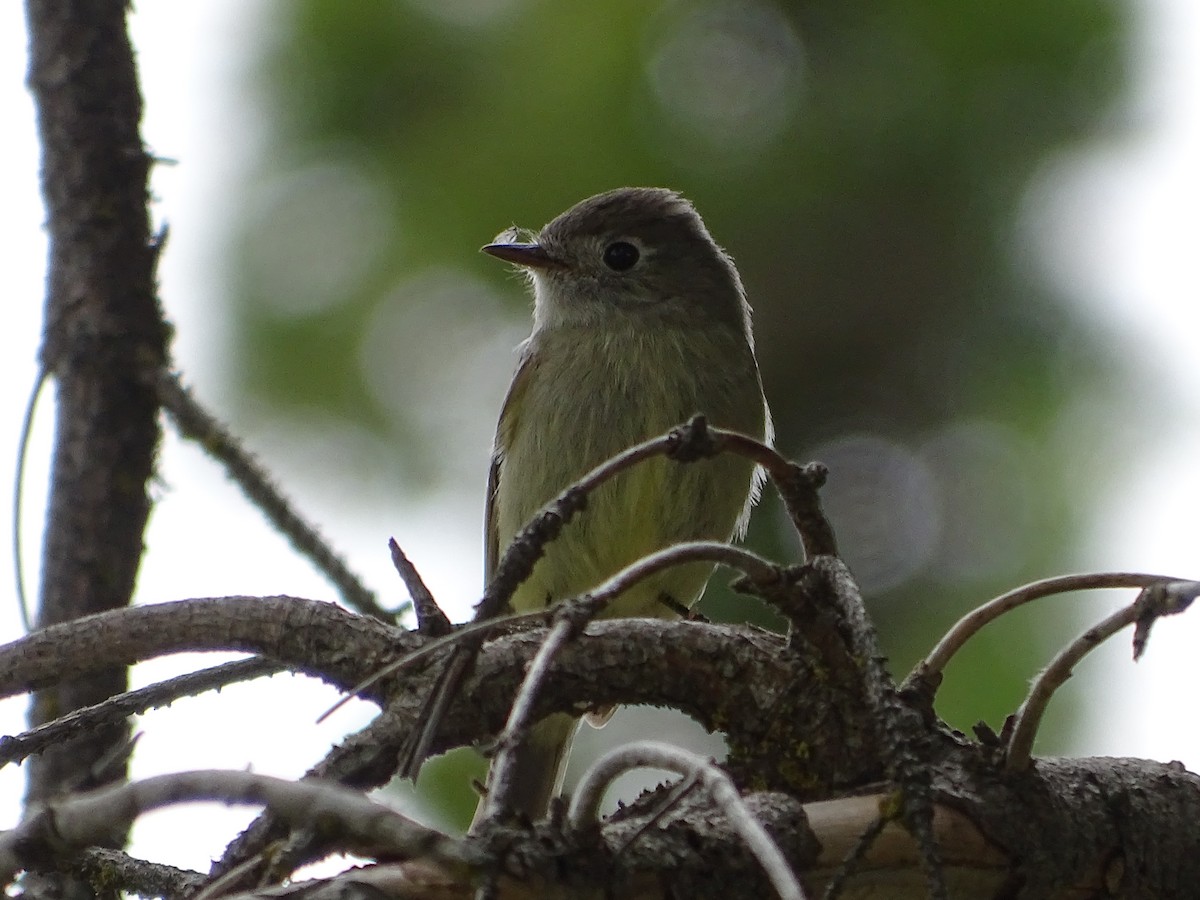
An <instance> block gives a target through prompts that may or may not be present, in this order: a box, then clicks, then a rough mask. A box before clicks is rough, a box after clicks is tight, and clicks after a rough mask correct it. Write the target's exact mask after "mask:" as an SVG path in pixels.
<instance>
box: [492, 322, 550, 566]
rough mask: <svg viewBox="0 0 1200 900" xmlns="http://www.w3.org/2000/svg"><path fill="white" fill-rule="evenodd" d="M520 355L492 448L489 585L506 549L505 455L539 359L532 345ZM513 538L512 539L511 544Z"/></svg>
mask: <svg viewBox="0 0 1200 900" xmlns="http://www.w3.org/2000/svg"><path fill="white" fill-rule="evenodd" d="M520 353H521V357H520V360H519V361H518V363H517V371H516V373H515V374H514V375H513V379H512V382H511V383H510V384H509V386H508V393H507V394H506V395H505V397H504V405H503V406H502V407H501V408H500V420H499V421H498V422H497V423H496V439H495V442H494V443H493V445H492V464H491V466H490V467H489V468H488V480H487V508H486V512H485V514H484V545H483V571H484V578H485V580H486V581H491V580H492V577H493V576H494V575H495V574H496V567H497V566H498V565H500V555H501V553H503V552H504V549H505V548H504V547H502V546H500V532H499V525H498V523H497V521H496V497H497V494H498V493H499V491H500V479H501V478H502V477H503V472H504V455H505V452H506V451H507V449H508V444H509V441H510V437H511V435H512V434H513V433H514V432H515V431H516V430H517V429H518V428H520V426H521V420H520V416H521V411H522V409H523V407H524V402H523V401H524V398H525V390H526V388H527V387H528V386H529V381H530V378H531V377H532V375H533V372H534V370H535V369H536V368H537V357H536V355H535V354H534V352H533V349H532V348H531V347H530V344H529V342H526V343H525V344H522V345H521V349H520ZM511 537H512V536H511V535H510V536H509V539H510V540H511Z"/></svg>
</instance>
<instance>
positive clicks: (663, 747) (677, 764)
mask: <svg viewBox="0 0 1200 900" xmlns="http://www.w3.org/2000/svg"><path fill="white" fill-rule="evenodd" d="M645 767H652V768H656V769H667V770H668V771H671V772H677V773H679V774H680V775H682V776H683V777H684V778H692V779H695V780H696V781H698V782H699V783H700V784H702V785H704V787H705V788H706V789H707V790H708V792H709V795H710V796H711V797H712V799H713V802H714V803H716V804H717V806H719V807H720V809H721V812H722V813H723V814H724V815H725V818H726V819H727V820H728V821H729V824H730V826H731V827H732V828H733V829H734V830H735V831H736V832H737V833H738V834H739V835H740V836H741V838H742V840H744V841H745V842H746V846H747V847H748V848H749V849H750V852H751V853H753V854H754V856H755V858H757V859H758V861H759V863H760V864H761V865H762V867H763V870H764V871H765V872H766V873H767V877H768V878H769V879H770V881H771V884H772V886H773V887H774V888H775V891H776V893H777V894H779V896H780V897H782V898H786V900H804V897H805V894H804V889H803V888H802V887H801V886H800V881H799V879H798V878H796V874H795V873H794V872H793V871H792V867H791V866H790V865H789V864H788V861H787V859H786V858H785V857H784V855H783V853H782V852H781V851H780V849H779V846H778V845H777V844H776V843H775V841H774V839H772V837H771V836H770V835H769V834H768V833H767V831H766V829H765V828H763V827H762V825H761V824H760V823H759V821H758V820H757V819H755V818H754V816H753V815H752V814H751V813H750V810H749V809H747V807H746V804H745V802H744V801H743V800H742V798H741V796H740V795H739V794H738V792H737V788H735V787H734V786H733V782H732V781H730V779H729V776H728V775H726V774H725V773H724V772H723V771H721V769H719V768H718V767H717V766H716V765H714V764H713V763H712V762H710V761H709V760H707V759H705V758H704V757H702V756H698V755H697V754H695V753H691V752H689V751H687V750H684V749H682V748H680V747H673V746H671V745H670V744H663V743H660V742H658V741H638V742H636V743H633V744H628V745H626V746H624V747H620V748H618V749H616V750H613V751H611V752H609V753H606V754H605V755H604V756H602V757H600V759H598V760H597V761H596V762H595V763H594V764H593V765H592V767H591V768H590V769H588V770H587V772H586V773H585V774H584V776H583V780H582V781H581V782H580V785H579V788H578V790H577V791H576V793H575V796H574V798H573V799H572V800H571V806H570V809H569V810H568V812H567V818H568V821H569V822H570V824H571V825H572V826H574V827H575V828H576V829H582V828H585V827H587V826H588V825H589V824H590V823H591V822H592V821H593V820H595V818H596V816H597V814H598V811H599V808H600V801H601V800H602V799H603V798H604V792H605V790H607V788H608V786H609V785H610V784H611V783H612V782H613V780H614V779H616V778H617V776H619V775H621V774H623V773H625V772H627V771H629V770H630V769H639V768H645Z"/></svg>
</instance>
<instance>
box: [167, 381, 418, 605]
mask: <svg viewBox="0 0 1200 900" xmlns="http://www.w3.org/2000/svg"><path fill="white" fill-rule="evenodd" d="M158 398H159V402H160V403H161V404H162V407H163V409H164V410H166V412H167V415H168V416H169V417H170V418H171V421H172V422H174V423H175V427H176V428H177V429H179V433H180V434H181V435H183V436H184V437H186V438H190V439H192V440H194V441H196V442H197V443H198V444H199V445H200V446H201V447H203V448H204V450H205V452H206V453H208V454H209V455H210V456H212V457H213V458H214V459H216V460H217V461H218V462H220V463H221V464H222V465H223V466H224V467H225V471H226V472H228V473H229V476H230V477H231V478H232V479H233V481H234V483H235V484H237V486H238V487H239V488H241V490H242V493H243V494H245V495H246V498H247V499H248V500H250V502H251V503H253V504H254V505H255V506H257V507H258V508H259V509H260V510H262V513H263V515H265V516H266V517H267V519H268V520H269V521H270V522H271V524H272V525H274V526H275V527H276V528H278V529H279V531H280V533H281V534H283V535H284V536H285V537H286V538H287V539H288V540H289V541H290V542H291V544H292V546H293V547H294V548H296V550H297V551H298V552H299V553H301V554H302V555H304V556H306V557H307V558H308V559H309V560H310V561H311V562H312V564H313V565H314V566H316V567H317V569H318V571H320V572H321V573H322V574H323V575H325V577H326V578H328V579H329V580H330V581H331V582H332V583H333V585H334V587H336V588H337V589H338V593H340V594H341V596H342V601H343V602H344V603H345V604H346V605H347V606H348V607H350V608H351V609H353V610H356V611H357V612H361V613H363V614H364V615H368V616H373V617H374V618H376V619H379V621H381V622H386V623H388V624H389V625H394V624H395V623H396V620H397V618H398V616H399V614H400V612H402V611H403V610H398V611H396V612H389V611H388V610H386V609H384V608H383V607H382V606H380V605H379V603H378V601H377V600H376V599H375V594H374V593H373V592H372V591H371V590H369V589H368V588H367V587H366V586H365V585H364V584H363V583H362V581H361V580H360V579H359V578H358V576H357V575H355V574H354V573H353V572H351V571H350V568H349V566H347V565H346V563H345V561H344V560H343V559H342V558H341V557H340V556H339V555H338V554H337V553H336V552H335V551H334V550H333V548H332V547H330V546H329V544H328V542H327V541H326V540H325V539H324V538H323V537H322V536H321V534H320V533H319V532H318V531H317V529H316V527H315V526H314V525H312V524H310V523H309V522H306V521H305V520H304V519H303V518H302V517H301V515H300V514H299V513H298V512H297V511H296V510H295V509H294V508H293V506H292V503H291V501H290V500H288V499H287V498H286V497H284V496H283V493H282V492H281V491H280V490H279V488H278V487H276V486H275V484H274V483H273V482H272V481H271V478H270V476H269V475H268V474H267V472H266V470H265V469H263V467H262V465H261V464H260V463H259V462H258V460H256V459H255V458H254V456H253V455H252V454H251V453H250V452H249V451H248V450H246V449H245V448H244V447H242V446H241V444H239V443H238V440H237V438H235V437H234V436H233V433H232V432H230V430H229V429H228V428H226V427H225V426H224V425H223V424H222V423H221V422H219V421H218V420H217V419H216V417H215V416H213V415H212V414H211V413H210V412H209V411H208V410H206V409H205V408H204V407H203V406H201V405H200V404H199V402H197V400H196V398H195V397H194V396H192V393H191V391H190V390H188V389H187V388H186V387H184V385H183V383H182V382H181V381H180V380H179V376H178V375H177V374H176V373H174V372H170V371H166V370H164V371H163V372H162V373H161V374H160V375H159V378H158Z"/></svg>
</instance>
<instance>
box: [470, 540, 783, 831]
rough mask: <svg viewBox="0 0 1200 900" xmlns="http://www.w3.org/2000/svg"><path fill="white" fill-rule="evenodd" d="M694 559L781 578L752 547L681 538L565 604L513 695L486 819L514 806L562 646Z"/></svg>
mask: <svg viewBox="0 0 1200 900" xmlns="http://www.w3.org/2000/svg"><path fill="white" fill-rule="evenodd" d="M694 562H714V563H720V564H722V565H726V566H729V567H731V568H735V569H736V570H737V571H739V572H740V573H742V574H743V575H744V576H745V577H746V578H748V579H750V580H751V581H752V582H755V583H773V582H775V581H777V580H778V579H779V578H780V570H779V568H778V567H776V566H775V565H773V564H771V563H769V562H767V560H765V559H763V558H762V557H761V556H757V555H756V554H754V553H751V552H750V551H749V550H742V549H740V548H738V547H732V546H730V545H729V544H722V543H720V542H718V541H691V542H688V543H683V544H675V545H673V546H671V547H667V548H666V549H664V550H659V551H657V552H655V553H652V554H650V555H649V556H645V557H643V558H642V559H639V560H638V561H637V562H634V563H631V564H630V565H628V566H626V567H625V568H624V569H622V570H621V571H620V572H618V573H617V574H616V575H614V576H612V577H611V578H609V579H608V580H607V581H605V582H604V583H603V584H602V585H600V586H599V587H598V588H596V589H595V590H594V591H592V592H590V593H588V594H584V595H583V596H582V597H580V598H578V599H575V600H568V601H566V602H565V603H563V604H561V605H559V606H558V607H557V608H556V609H555V613H554V618H555V622H554V626H553V627H552V628H551V629H550V634H549V635H547V636H546V639H545V641H543V642H542V645H541V647H540V648H538V652H537V655H536V656H535V657H534V658H533V661H532V662H531V663H530V664H529V669H528V671H527V672H526V673H525V678H524V680H523V681H522V682H521V687H520V689H519V690H518V691H517V696H516V699H515V700H513V705H512V709H511V710H510V712H509V716H508V722H507V723H506V724H505V726H504V731H503V732H501V734H500V737H499V739H498V742H497V743H498V746H499V751H498V753H497V754H496V758H495V760H494V761H493V763H492V766H491V769H490V774H489V783H488V791H487V794H486V797H485V800H484V818H485V819H490V818H494V817H496V816H501V815H503V814H504V813H505V812H506V811H507V810H508V804H509V797H510V795H511V794H512V791H513V790H514V787H515V782H514V779H515V774H516V765H517V759H518V755H519V752H520V748H521V745H522V743H523V742H524V740H525V738H526V737H527V736H528V732H529V728H530V726H531V725H532V724H533V710H534V706H535V705H536V702H537V695H538V692H539V691H540V690H542V688H543V686H544V685H545V682H546V680H547V678H548V675H549V672H550V666H551V663H552V662H553V660H554V657H555V656H556V655H557V654H558V652H559V651H560V650H561V649H562V648H563V647H564V646H565V645H566V644H567V642H568V641H570V640H571V639H572V638H574V637H575V636H577V635H578V634H579V633H580V632H581V631H582V630H583V628H584V627H586V625H587V623H588V622H590V621H591V620H592V619H594V618H595V617H596V616H598V615H600V614H601V613H602V612H603V611H604V609H605V608H606V607H608V606H609V605H610V604H611V603H612V602H613V601H614V600H616V599H617V598H618V597H620V596H621V595H622V594H624V593H625V592H626V591H628V590H629V589H630V588H632V587H633V586H634V585H636V584H638V583H639V582H641V581H644V580H645V579H647V578H650V577H652V576H653V575H655V574H657V573H658V572H661V571H663V570H665V569H670V568H673V567H675V566H681V565H687V564H688V563H694Z"/></svg>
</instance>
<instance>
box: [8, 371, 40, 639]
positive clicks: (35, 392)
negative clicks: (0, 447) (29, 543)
mask: <svg viewBox="0 0 1200 900" xmlns="http://www.w3.org/2000/svg"><path fill="white" fill-rule="evenodd" d="M47 375H48V373H47V372H46V367H45V366H39V367H38V373H37V379H36V380H35V381H34V383H33V389H32V390H31V391H30V392H29V400H28V401H27V402H26V404H25V413H24V415H23V416H22V417H21V437H20V439H19V440H18V442H17V466H16V471H15V472H14V473H13V505H12V527H13V539H12V552H13V581H14V584H15V587H16V592H17V612H18V613H20V615H21V627H22V628H24V629H25V632H26V633H27V634H28V633H29V632H30V631H33V617H32V616H31V615H30V614H29V598H28V597H27V596H26V594H25V561H24V560H23V559H22V555H23V554H22V552H21V507H22V506H23V500H24V496H25V460H26V459H27V458H28V456H29V438H30V435H31V434H32V432H33V413H34V410H36V409H37V402H38V398H39V397H40V396H41V395H42V388H43V387H45V386H46V378H47Z"/></svg>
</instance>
